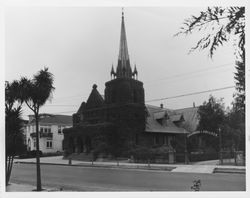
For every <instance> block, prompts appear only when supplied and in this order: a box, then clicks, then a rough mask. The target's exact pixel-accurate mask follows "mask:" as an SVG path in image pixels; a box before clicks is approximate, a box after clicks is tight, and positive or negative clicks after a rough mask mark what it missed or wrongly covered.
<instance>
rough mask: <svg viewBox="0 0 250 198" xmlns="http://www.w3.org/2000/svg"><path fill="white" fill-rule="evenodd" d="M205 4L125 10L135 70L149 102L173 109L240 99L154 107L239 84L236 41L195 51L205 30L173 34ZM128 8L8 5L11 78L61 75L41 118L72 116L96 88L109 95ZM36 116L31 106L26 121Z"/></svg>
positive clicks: (199, 98) (228, 94) (225, 93)
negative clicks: (43, 73)
mask: <svg viewBox="0 0 250 198" xmlns="http://www.w3.org/2000/svg"><path fill="white" fill-rule="evenodd" d="M202 10H205V8H204V7H125V9H124V17H125V26H126V35H127V42H128V50H129V56H130V63H131V66H132V69H133V67H134V64H136V67H137V71H138V80H140V81H142V82H143V83H144V90H145V101H146V103H147V104H151V105H157V106H160V104H161V103H163V105H164V107H166V108H169V109H179V108H186V107H191V106H193V103H195V105H196V106H198V105H201V104H202V103H203V102H204V101H207V100H208V98H209V95H210V94H212V95H213V96H215V97H216V98H224V103H225V106H230V104H231V102H232V101H233V93H234V92H235V89H234V88H232V89H225V90H221V91H214V92H209V93H203V94H198V95H191V96H185V97H178V98H173V99H166V100H162V101H154V102H149V101H150V100H153V99H160V98H167V97H172V96H179V95H185V94H189V93H194V92H200V91H206V90H211V89H218V88H223V87H228V86H234V85H235V81H234V72H236V70H235V68H234V62H235V55H234V52H235V50H234V47H233V44H232V43H231V42H229V43H227V44H225V45H223V47H220V48H218V50H217V51H216V53H215V55H214V57H213V59H211V58H210V57H209V56H208V50H203V51H194V52H193V53H188V52H189V50H190V49H191V47H193V46H195V45H196V42H197V41H198V39H199V38H201V37H202V36H204V35H205V34H204V32H197V33H194V34H192V35H188V36H185V35H180V36H177V37H174V35H175V34H176V33H177V32H178V31H179V30H180V27H181V26H182V24H183V22H184V19H186V18H189V17H190V16H191V15H198V14H199V12H200V11H202ZM121 12H122V9H121V7H73V6H68V7H55V6H45V7H18V6H16V7H8V8H6V9H5V80H8V81H12V80H15V79H20V78H21V77H22V76H25V77H27V78H32V77H33V75H34V74H36V73H37V72H38V71H39V70H41V69H43V68H44V67H48V68H49V71H50V72H51V73H52V74H53V75H54V87H55V88H56V89H55V91H54V93H53V97H52V99H51V100H50V101H48V102H47V103H46V104H45V105H44V106H43V107H42V108H41V110H40V112H41V113H52V114H65V115H72V114H73V113H75V112H76V111H77V109H78V108H79V106H80V104H81V103H82V102H83V101H86V100H87V99H88V96H89V94H90V92H91V90H92V85H93V84H97V86H98V87H97V89H98V91H99V92H100V93H101V94H103V93H104V89H105V82H107V81H109V80H110V79H111V78H110V70H111V66H112V64H113V65H114V67H115V68H116V66H117V61H118V53H119V40H120V28H121ZM29 114H32V111H30V110H29V109H28V108H27V107H26V106H25V105H24V107H23V116H24V118H25V119H27V115H29Z"/></svg>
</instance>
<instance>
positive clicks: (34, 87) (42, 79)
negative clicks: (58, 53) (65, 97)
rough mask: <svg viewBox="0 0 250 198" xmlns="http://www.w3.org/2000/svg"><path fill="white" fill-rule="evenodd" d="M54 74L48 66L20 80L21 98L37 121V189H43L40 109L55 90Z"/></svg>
mask: <svg viewBox="0 0 250 198" xmlns="http://www.w3.org/2000/svg"><path fill="white" fill-rule="evenodd" d="M53 81H54V78H53V75H52V73H50V72H49V71H48V68H44V69H43V70H40V71H39V72H38V73H37V74H36V75H34V77H33V79H31V80H29V79H27V78H25V77H22V78H21V80H20V87H21V88H20V90H21V91H20V99H21V101H24V102H25V103H26V105H27V106H28V107H29V108H30V109H31V110H32V111H33V113H34V116H35V122H36V167H37V191H41V190H42V184H41V170H40V156H39V131H38V128H39V110H40V107H41V106H43V105H44V104H45V103H46V101H47V100H48V99H49V98H50V97H51V95H52V92H53V91H54V89H55V88H54V87H53Z"/></svg>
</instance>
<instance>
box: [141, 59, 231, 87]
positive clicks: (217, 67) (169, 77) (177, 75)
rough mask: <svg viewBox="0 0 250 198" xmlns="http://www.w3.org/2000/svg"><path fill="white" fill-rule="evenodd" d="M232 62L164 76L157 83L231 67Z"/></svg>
mask: <svg viewBox="0 0 250 198" xmlns="http://www.w3.org/2000/svg"><path fill="white" fill-rule="evenodd" d="M231 64H232V62H231V63H225V64H223V65H219V66H215V67H207V68H205V69H200V70H195V71H191V72H187V73H182V74H176V75H170V76H166V77H163V78H160V79H158V80H157V81H162V80H165V79H168V80H169V79H173V78H178V77H182V76H186V75H190V74H196V73H201V72H204V71H209V70H215V69H220V68H222V67H228V66H231ZM155 81H156V80H151V81H145V82H144V83H146V84H148V83H149V84H150V82H155Z"/></svg>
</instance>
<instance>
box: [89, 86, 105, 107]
mask: <svg viewBox="0 0 250 198" xmlns="http://www.w3.org/2000/svg"><path fill="white" fill-rule="evenodd" d="M103 104H104V99H103V97H102V96H101V94H100V93H99V92H98V91H97V85H95V84H94V85H93V89H92V92H91V93H90V95H89V98H88V100H87V103H86V108H96V107H101V106H103Z"/></svg>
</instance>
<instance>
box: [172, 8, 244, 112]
mask: <svg viewBox="0 0 250 198" xmlns="http://www.w3.org/2000/svg"><path fill="white" fill-rule="evenodd" d="M180 29H181V30H180V31H179V32H178V33H177V34H176V35H180V34H185V35H189V34H192V33H194V32H195V31H198V32H199V31H202V32H203V33H205V36H202V38H200V39H199V40H198V42H197V44H196V46H194V47H192V48H191V50H190V52H192V51H194V50H197V49H198V50H203V49H206V48H209V56H210V57H211V58H212V56H213V55H214V52H215V51H216V50H217V48H218V47H220V46H222V45H223V44H224V43H225V42H227V41H229V40H232V41H233V42H234V46H235V47H236V53H235V54H236V62H235V64H236V70H237V72H236V73H235V80H236V90H237V91H238V93H237V94H236V98H235V104H236V105H237V106H238V107H239V108H241V109H242V110H243V113H244V112H245V7H225V8H223V7H208V8H207V10H206V11H202V12H200V14H199V16H191V17H190V18H188V19H186V20H185V21H184V25H183V27H181V28H180Z"/></svg>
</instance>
